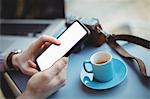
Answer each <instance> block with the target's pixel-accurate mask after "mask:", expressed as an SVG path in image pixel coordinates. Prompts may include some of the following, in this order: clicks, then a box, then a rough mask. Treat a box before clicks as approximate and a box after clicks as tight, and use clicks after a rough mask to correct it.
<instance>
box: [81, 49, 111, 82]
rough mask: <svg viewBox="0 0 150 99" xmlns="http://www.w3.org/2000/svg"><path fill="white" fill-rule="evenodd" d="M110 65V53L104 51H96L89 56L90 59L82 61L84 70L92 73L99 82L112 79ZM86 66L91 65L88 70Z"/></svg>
mask: <svg viewBox="0 0 150 99" xmlns="http://www.w3.org/2000/svg"><path fill="white" fill-rule="evenodd" d="M89 64H90V65H89ZM112 65H113V63H112V55H111V54H110V53H109V52H106V51H99V52H96V53H94V54H93V55H92V56H91V57H90V60H86V61H84V62H83V67H84V70H85V71H86V72H87V73H93V76H94V78H95V79H96V80H97V81H100V82H107V81H110V80H112V78H113V68H112V67H113V66H112ZM88 66H91V67H92V69H91V70H89V68H87V67H88Z"/></svg>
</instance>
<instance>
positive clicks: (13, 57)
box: [7, 50, 21, 69]
mask: <svg viewBox="0 0 150 99" xmlns="http://www.w3.org/2000/svg"><path fill="white" fill-rule="evenodd" d="M20 53H21V50H15V51H12V52H10V53H9V54H8V56H7V67H8V69H18V66H19V62H18V60H19V58H18V57H19V54H20Z"/></svg>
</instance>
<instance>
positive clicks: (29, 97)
mask: <svg viewBox="0 0 150 99" xmlns="http://www.w3.org/2000/svg"><path fill="white" fill-rule="evenodd" d="M17 99H45V98H44V97H41V96H39V95H37V94H35V93H34V92H31V91H29V90H25V91H24V92H23V93H22V94H21V95H20V96H19V97H17Z"/></svg>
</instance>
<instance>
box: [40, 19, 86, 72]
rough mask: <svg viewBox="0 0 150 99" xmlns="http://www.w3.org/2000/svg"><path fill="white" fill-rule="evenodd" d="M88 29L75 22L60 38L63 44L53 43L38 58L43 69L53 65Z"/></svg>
mask: <svg viewBox="0 0 150 99" xmlns="http://www.w3.org/2000/svg"><path fill="white" fill-rule="evenodd" d="M86 34H87V31H86V30H85V29H84V28H83V27H82V26H81V25H80V24H79V23H78V22H74V23H73V24H72V25H71V26H70V27H69V28H68V29H67V30H66V31H65V32H64V33H63V34H62V35H61V36H60V37H59V38H58V40H59V41H60V42H61V44H60V45H59V46H58V45H54V44H52V45H51V46H50V47H49V48H47V49H46V50H45V51H44V52H43V53H42V54H41V55H40V56H39V57H38V58H37V64H38V66H39V68H40V70H41V71H43V70H45V69H47V68H49V67H51V66H52V65H53V64H54V63H55V62H56V61H57V60H59V59H60V58H62V57H63V56H64V55H65V54H66V53H67V52H68V51H69V50H70V49H71V48H72V47H73V46H74V45H75V44H76V43H77V42H78V41H79V40H80V39H82V38H83V37H84V36H85V35H86Z"/></svg>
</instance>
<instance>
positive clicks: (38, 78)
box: [17, 57, 67, 99]
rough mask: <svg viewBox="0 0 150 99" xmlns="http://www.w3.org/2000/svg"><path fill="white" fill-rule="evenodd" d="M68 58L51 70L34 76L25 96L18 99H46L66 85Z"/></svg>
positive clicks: (61, 60)
mask: <svg viewBox="0 0 150 99" xmlns="http://www.w3.org/2000/svg"><path fill="white" fill-rule="evenodd" d="M66 68H67V58H65V57H64V58H62V59H60V60H59V61H57V62H56V63H55V64H54V65H53V66H52V67H50V68H49V69H47V70H45V71H43V72H38V73H36V74H35V75H33V76H32V77H31V78H30V79H29V81H28V84H27V88H26V90H25V92H23V94H21V95H20V96H19V97H17V99H45V98H46V97H48V96H49V95H51V94H53V93H54V92H56V91H57V90H58V89H59V88H61V87H62V86H64V85H65V81H66Z"/></svg>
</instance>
